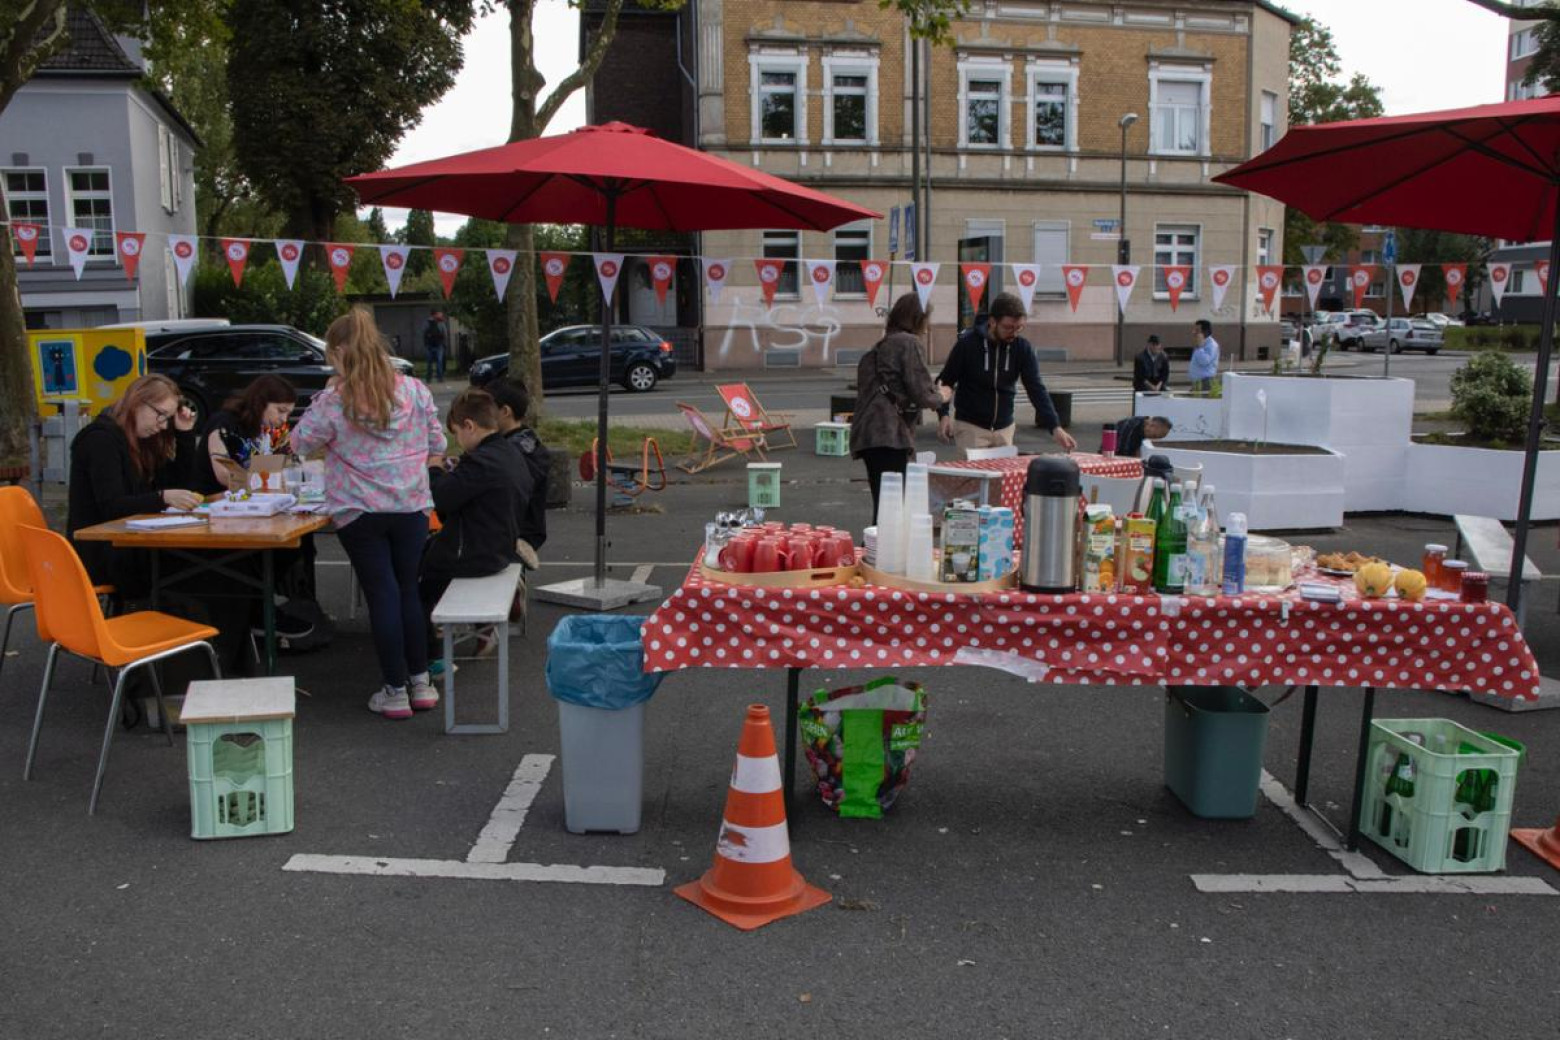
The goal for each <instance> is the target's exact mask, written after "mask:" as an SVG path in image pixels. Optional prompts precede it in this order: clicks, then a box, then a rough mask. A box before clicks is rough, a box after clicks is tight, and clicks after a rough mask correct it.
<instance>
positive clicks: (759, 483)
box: [747, 462, 780, 509]
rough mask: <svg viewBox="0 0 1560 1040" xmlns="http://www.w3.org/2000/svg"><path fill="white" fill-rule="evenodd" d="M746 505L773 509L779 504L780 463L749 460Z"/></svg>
mask: <svg viewBox="0 0 1560 1040" xmlns="http://www.w3.org/2000/svg"><path fill="white" fill-rule="evenodd" d="M747 471H748V505H749V506H751V507H753V508H755V509H775V508H778V507H779V505H780V463H778V462H749V463H748V467H747Z"/></svg>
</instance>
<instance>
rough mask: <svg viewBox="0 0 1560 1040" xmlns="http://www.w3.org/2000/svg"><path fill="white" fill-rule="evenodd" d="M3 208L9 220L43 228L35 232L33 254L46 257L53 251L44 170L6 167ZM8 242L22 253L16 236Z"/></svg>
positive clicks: (47, 182)
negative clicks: (35, 244)
mask: <svg viewBox="0 0 1560 1040" xmlns="http://www.w3.org/2000/svg"><path fill="white" fill-rule="evenodd" d="M5 200H6V209H7V212H8V214H9V216H10V218H11V220H13V221H16V222H18V223H22V224H37V225H38V227H39V228H41V229H42V231H41V233H40V234H39V235H38V248H37V250H36V252H35V253H34V255H35V256H40V257H48V256H52V255H53V253H54V247H53V243H52V238H53V236H52V235H51V234H50V233H49V176H48V174H47V173H45V172H44V171H43V170H6V171H5ZM11 245H12V248H13V249H14V250H15V252H16V255H17V256H21V255H22V247H21V244H20V243H18V242H17V241H16V236H14V235H13V236H12V237H11Z"/></svg>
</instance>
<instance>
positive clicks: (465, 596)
mask: <svg viewBox="0 0 1560 1040" xmlns="http://www.w3.org/2000/svg"><path fill="white" fill-rule="evenodd" d="M524 571H525V568H524V567H523V566H521V565H520V564H518V563H512V564H510V565H509V566H508V567H506V568H504V569H503V570H502V571H499V572H498V573H497V574H492V575H489V576H488V577H486V578H456V579H455V580H454V581H452V582H450V587H449V588H448V589H445V590H444V595H443V596H441V597H439V603H438V606H436V607H434V608H433V619H432V620H433V623H434V624H435V625H442V626H444V663H445V665H446V667H445V669H444V732H446V733H507V732H509V608H510V606H511V605H512V604H513V603H514V601H515V593H516V591H517V590H518V589H519V588H520V581H521V576H522V574H523V573H524ZM456 625H494V626H496V627H497V629H498V722H497V723H496V724H495V723H466V724H464V725H459V726H457V725H456V724H455V667H454V664H455V626H456Z"/></svg>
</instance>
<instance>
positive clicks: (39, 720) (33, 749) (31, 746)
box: [22, 643, 60, 780]
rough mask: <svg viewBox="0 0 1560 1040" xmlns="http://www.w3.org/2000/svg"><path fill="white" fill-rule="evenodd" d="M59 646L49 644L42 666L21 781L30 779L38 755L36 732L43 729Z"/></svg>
mask: <svg viewBox="0 0 1560 1040" xmlns="http://www.w3.org/2000/svg"><path fill="white" fill-rule="evenodd" d="M59 656H60V644H58V643H50V644H49V658H48V660H47V661H46V662H44V666H43V685H42V686H40V687H39V688H38V711H37V713H36V714H35V715H34V716H33V728H32V737H31V738H30V739H29V740H28V741H27V764H26V765H24V766H23V767H22V779H23V780H31V779H32V767H33V756H34V755H36V754H37V753H38V732H39V731H40V730H41V729H43V707H44V704H45V703H47V701H48V699H49V683H50V682H51V681H52V680H53V679H54V662H55V661H57V660H59Z"/></svg>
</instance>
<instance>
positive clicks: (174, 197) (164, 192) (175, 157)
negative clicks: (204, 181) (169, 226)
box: [157, 123, 184, 213]
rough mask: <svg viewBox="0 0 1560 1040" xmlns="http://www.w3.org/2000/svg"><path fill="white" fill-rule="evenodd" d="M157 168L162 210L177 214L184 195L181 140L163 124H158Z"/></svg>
mask: <svg viewBox="0 0 1560 1040" xmlns="http://www.w3.org/2000/svg"><path fill="white" fill-rule="evenodd" d="M157 168H158V170H157V172H158V175H159V179H158V185H159V187H160V189H161V192H160V194H161V201H162V208H163V209H165V210H167V211H168V212H169V213H177V212H178V211H179V204H180V202H182V201H183V194H184V193H183V192H182V191H181V190H180V187H181V186H180V184H179V139H178V137H177V136H175V134H174V133H173V131H171V130H169V129H168V128H167V127H166V126H164V125H162V124H161V123H159V124H157Z"/></svg>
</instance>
